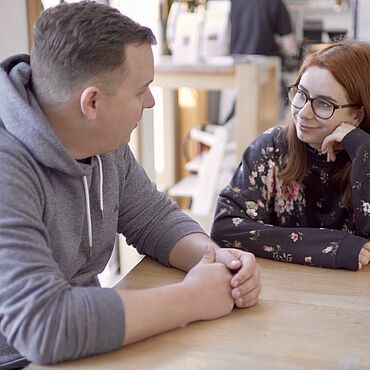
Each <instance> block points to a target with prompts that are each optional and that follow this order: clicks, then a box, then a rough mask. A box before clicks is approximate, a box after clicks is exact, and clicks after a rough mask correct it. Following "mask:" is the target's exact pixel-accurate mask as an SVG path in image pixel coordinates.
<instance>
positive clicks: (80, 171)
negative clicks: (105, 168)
mask: <svg viewBox="0 0 370 370" xmlns="http://www.w3.org/2000/svg"><path fill="white" fill-rule="evenodd" d="M0 96H1V99H0V124H1V123H2V125H3V126H4V128H5V129H6V131H8V132H9V133H10V134H11V135H13V136H14V137H15V138H16V139H17V140H18V141H20V142H21V143H22V144H23V145H24V146H25V147H26V148H27V149H28V150H29V151H30V152H31V153H32V155H33V157H34V158H35V159H36V160H37V161H38V162H40V163H42V164H43V165H45V166H46V167H49V168H53V169H55V170H58V171H60V172H62V173H64V174H66V175H69V176H73V177H83V176H86V175H87V174H88V172H89V167H90V166H88V165H84V164H81V163H79V162H77V161H76V160H75V158H73V156H72V155H71V154H70V153H69V152H68V151H67V149H66V148H65V147H64V145H63V144H62V142H61V141H60V140H59V138H58V137H57V136H56V134H55V131H54V130H53V128H52V126H51V125H50V123H49V122H48V121H47V119H46V117H45V116H44V114H43V112H42V110H41V108H40V106H39V104H38V102H37V101H36V98H35V96H34V94H33V92H32V88H31V65H30V56H29V55H27V54H19V55H15V56H13V57H10V58H8V59H6V60H4V61H3V62H2V63H1V65H0Z"/></svg>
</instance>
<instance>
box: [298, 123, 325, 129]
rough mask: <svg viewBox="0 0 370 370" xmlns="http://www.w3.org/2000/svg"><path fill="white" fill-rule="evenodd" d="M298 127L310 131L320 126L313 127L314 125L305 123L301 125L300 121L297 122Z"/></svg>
mask: <svg viewBox="0 0 370 370" xmlns="http://www.w3.org/2000/svg"><path fill="white" fill-rule="evenodd" d="M298 127H299V129H300V130H302V131H311V130H316V129H318V128H320V127H317V126H316V127H314V126H306V125H303V124H302V123H298Z"/></svg>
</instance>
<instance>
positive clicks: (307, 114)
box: [298, 100, 315, 119]
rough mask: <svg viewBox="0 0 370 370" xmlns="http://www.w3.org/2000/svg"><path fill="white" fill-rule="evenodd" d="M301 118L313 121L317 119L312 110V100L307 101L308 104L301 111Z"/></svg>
mask: <svg viewBox="0 0 370 370" xmlns="http://www.w3.org/2000/svg"><path fill="white" fill-rule="evenodd" d="M298 114H299V116H300V117H302V118H306V119H312V118H314V117H315V114H314V113H313V110H312V103H311V101H310V100H307V101H306V104H305V105H304V106H303V107H302V108H301V109H300V111H299V113H298Z"/></svg>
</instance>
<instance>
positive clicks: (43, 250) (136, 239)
mask: <svg viewBox="0 0 370 370" xmlns="http://www.w3.org/2000/svg"><path fill="white" fill-rule="evenodd" d="M30 79H31V68H30V65H29V56H28V55H19V56H15V57H13V58H10V59H8V60H6V61H4V62H3V63H2V67H1V68H0V274H1V275H0V368H1V365H2V366H3V367H4V368H6V366H7V368H12V366H13V367H16V366H21V365H24V364H26V363H27V360H29V361H34V362H37V363H41V364H47V363H55V362H58V361H62V360H67V359H76V358H79V357H83V356H86V355H91V354H97V353H103V352H107V351H111V350H114V349H116V348H118V347H119V346H120V345H121V344H122V341H123V339H124V334H125V330H124V329H125V320H124V308H123V306H122V303H121V300H120V298H119V296H118V294H117V293H116V292H115V291H114V290H113V289H108V288H101V287H99V283H98V280H97V277H96V275H97V274H98V273H100V272H101V271H102V270H103V269H104V267H105V265H106V263H107V261H108V259H109V256H110V254H111V252H112V247H113V245H114V240H115V235H116V232H119V233H123V234H124V235H125V236H126V238H127V240H128V242H129V243H132V244H133V245H134V246H135V247H136V248H137V250H138V251H139V252H140V253H143V254H147V255H149V256H151V257H153V258H155V259H157V260H159V261H160V262H161V263H162V264H165V265H168V263H169V262H168V260H169V254H170V251H171V249H172V247H173V246H174V244H175V243H176V242H177V241H178V240H179V239H180V238H182V237H183V236H185V235H187V234H190V233H194V232H203V231H202V229H201V228H200V227H199V225H198V224H197V223H195V222H194V221H193V220H191V219H189V218H188V217H187V216H186V215H185V214H184V213H183V212H181V211H180V210H179V209H178V208H177V207H176V205H175V204H174V203H172V202H171V201H170V200H169V199H168V198H167V197H166V196H165V195H164V194H163V193H161V192H158V191H157V189H156V186H155V185H154V184H153V183H152V182H151V181H150V180H149V178H148V177H147V175H146V173H145V171H144V170H143V169H142V167H141V166H140V165H139V164H138V163H137V162H136V160H135V158H134V157H133V155H132V153H131V151H130V149H129V147H128V146H127V145H124V146H122V147H120V148H119V149H117V150H115V151H113V152H110V153H106V154H103V155H101V156H95V157H92V158H91V159H90V161H89V163H81V162H78V161H76V160H75V159H74V158H73V157H72V156H71V155H70V153H69V152H67V150H66V148H65V147H64V146H63V144H62V143H61V142H60V140H59V139H58V137H57V136H56V135H55V133H54V131H53V129H52V127H51V126H50V124H49V123H48V122H47V120H46V118H45V116H44V115H43V113H42V111H41V110H40V107H39V106H38V104H37V101H36V100H35V97H34V96H33V94H32V90H31V87H30ZM5 364H7V365H5Z"/></svg>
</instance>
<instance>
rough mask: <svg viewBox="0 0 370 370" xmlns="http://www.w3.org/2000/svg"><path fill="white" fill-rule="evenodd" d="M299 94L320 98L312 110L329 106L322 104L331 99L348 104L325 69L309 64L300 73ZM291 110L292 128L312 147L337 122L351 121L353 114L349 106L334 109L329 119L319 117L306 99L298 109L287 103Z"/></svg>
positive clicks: (320, 140)
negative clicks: (316, 107)
mask: <svg viewBox="0 0 370 370" xmlns="http://www.w3.org/2000/svg"><path fill="white" fill-rule="evenodd" d="M298 89H299V91H300V94H301V96H303V97H304V94H306V95H307V96H308V97H310V98H317V97H320V98H322V99H324V100H320V101H319V104H317V106H318V107H319V108H318V109H317V110H316V113H318V111H319V109H320V107H322V108H323V110H325V109H328V107H329V110H330V106H329V105H328V104H326V103H325V101H326V102H331V103H334V104H337V105H344V104H351V103H352V102H350V101H348V99H347V96H346V91H345V89H344V87H343V86H342V85H340V84H339V82H338V81H337V80H336V79H335V78H334V76H333V75H332V74H331V72H329V71H328V70H327V69H324V68H319V67H316V66H314V67H310V68H308V69H307V70H306V71H305V72H304V73H303V75H302V77H301V80H300V82H299V85H298ZM291 112H292V116H293V120H294V124H295V127H296V132H297V136H298V138H299V139H300V140H302V141H303V142H305V143H307V144H309V145H311V146H312V147H313V148H316V149H320V148H321V144H322V142H323V140H324V139H325V137H326V136H328V135H329V134H331V133H332V132H333V131H334V130H335V129H336V127H338V125H339V124H340V123H341V122H347V123H352V124H353V123H354V122H355V113H354V111H353V109H351V108H343V109H336V110H335V111H334V114H333V115H332V116H331V117H330V118H329V119H322V118H320V117H318V116H317V115H315V114H314V112H313V110H312V103H311V102H310V101H309V100H307V102H306V104H305V105H304V106H303V108H301V109H297V108H295V107H294V106H293V105H291Z"/></svg>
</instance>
